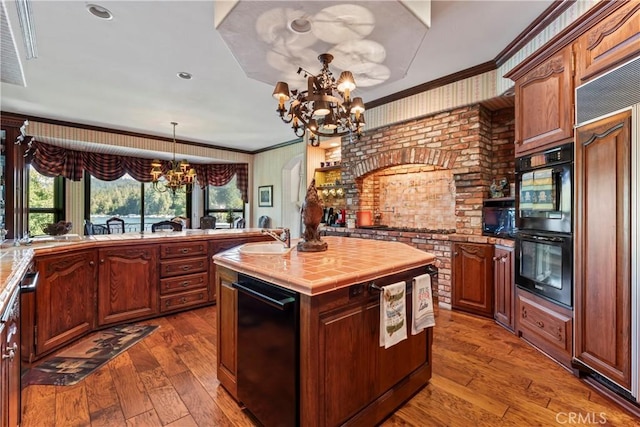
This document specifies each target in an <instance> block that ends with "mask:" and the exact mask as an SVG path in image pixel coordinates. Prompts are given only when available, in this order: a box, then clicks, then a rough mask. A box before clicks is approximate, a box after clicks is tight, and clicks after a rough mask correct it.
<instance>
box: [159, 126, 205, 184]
mask: <svg viewBox="0 0 640 427" xmlns="http://www.w3.org/2000/svg"><path fill="white" fill-rule="evenodd" d="M171 124H172V125H173V160H171V162H169V167H168V170H166V172H165V171H163V170H162V169H163V168H162V162H160V160H153V161H152V162H151V178H152V179H151V183H152V184H153V188H154V190H156V191H159V192H161V193H164V192H165V191H171V192H172V193H173V194H174V195H175V194H176V193H191V191H193V184H195V182H196V170H195V169H193V168H192V167H191V166H190V165H189V162H187V161H186V160H182V161H180V162H178V161H176V145H177V143H176V126H177V125H178V123H176V122H171Z"/></svg>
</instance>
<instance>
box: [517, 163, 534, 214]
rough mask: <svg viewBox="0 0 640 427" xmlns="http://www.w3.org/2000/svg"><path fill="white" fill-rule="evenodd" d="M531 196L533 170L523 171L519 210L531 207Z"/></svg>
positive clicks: (532, 192) (532, 193)
mask: <svg viewBox="0 0 640 427" xmlns="http://www.w3.org/2000/svg"><path fill="white" fill-rule="evenodd" d="M533 197H534V191H533V172H527V173H523V174H522V182H521V183H520V210H523V211H524V210H530V209H533Z"/></svg>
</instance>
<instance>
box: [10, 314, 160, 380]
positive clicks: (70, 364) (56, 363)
mask: <svg viewBox="0 0 640 427" xmlns="http://www.w3.org/2000/svg"><path fill="white" fill-rule="evenodd" d="M157 328H158V326H153V325H120V326H114V327H112V328H109V329H105V330H102V331H99V332H96V333H93V334H91V335H89V336H87V337H85V338H83V339H81V340H80V341H78V342H77V343H76V344H74V345H72V346H70V347H68V348H65V349H63V350H61V351H60V352H58V353H56V354H55V356H54V357H52V358H50V359H47V360H45V361H43V362H41V363H38V364H37V365H34V366H33V367H32V368H31V369H29V371H28V372H27V373H25V374H24V376H23V377H22V385H23V387H24V386H27V385H32V384H39V385H73V384H76V383H78V382H79V381H81V380H82V379H83V378H85V377H86V376H87V375H89V374H91V373H92V372H93V371H95V370H96V369H98V368H100V367H101V366H102V365H104V364H105V363H107V362H108V361H109V360H111V359H113V358H114V357H116V356H117V355H119V354H120V353H122V352H123V351H125V350H127V349H128V348H129V347H131V346H132V345H134V344H136V343H138V342H140V341H141V340H142V339H144V338H145V337H146V336H147V335H149V334H150V333H152V332H153V331H155V330H156V329H157Z"/></svg>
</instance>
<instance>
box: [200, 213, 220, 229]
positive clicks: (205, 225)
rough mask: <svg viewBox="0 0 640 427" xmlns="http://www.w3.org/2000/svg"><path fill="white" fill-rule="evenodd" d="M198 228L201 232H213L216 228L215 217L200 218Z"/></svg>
mask: <svg viewBox="0 0 640 427" xmlns="http://www.w3.org/2000/svg"><path fill="white" fill-rule="evenodd" d="M200 228H201V229H203V230H213V229H214V228H216V217H215V216H211V215H207V216H201V217H200Z"/></svg>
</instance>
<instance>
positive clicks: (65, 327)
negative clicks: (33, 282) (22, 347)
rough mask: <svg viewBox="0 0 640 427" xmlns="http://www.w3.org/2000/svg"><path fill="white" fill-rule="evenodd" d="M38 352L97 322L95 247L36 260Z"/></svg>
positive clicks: (90, 327)
mask: <svg viewBox="0 0 640 427" xmlns="http://www.w3.org/2000/svg"><path fill="white" fill-rule="evenodd" d="M36 263H37V266H38V267H37V268H38V271H39V275H40V278H39V281H38V286H37V288H36V307H37V310H36V328H37V329H36V331H37V332H36V342H35V347H36V349H35V352H36V355H42V354H44V353H46V352H49V351H50V350H53V349H54V348H57V347H60V346H62V345H64V344H66V343H69V342H71V341H72V340H74V339H75V338H77V337H79V336H82V335H84V334H86V333H88V332H90V331H91V330H92V329H93V328H94V326H95V293H96V251H87V250H81V251H78V252H75V253H71V254H63V255H52V256H46V257H42V258H37V260H36Z"/></svg>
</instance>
